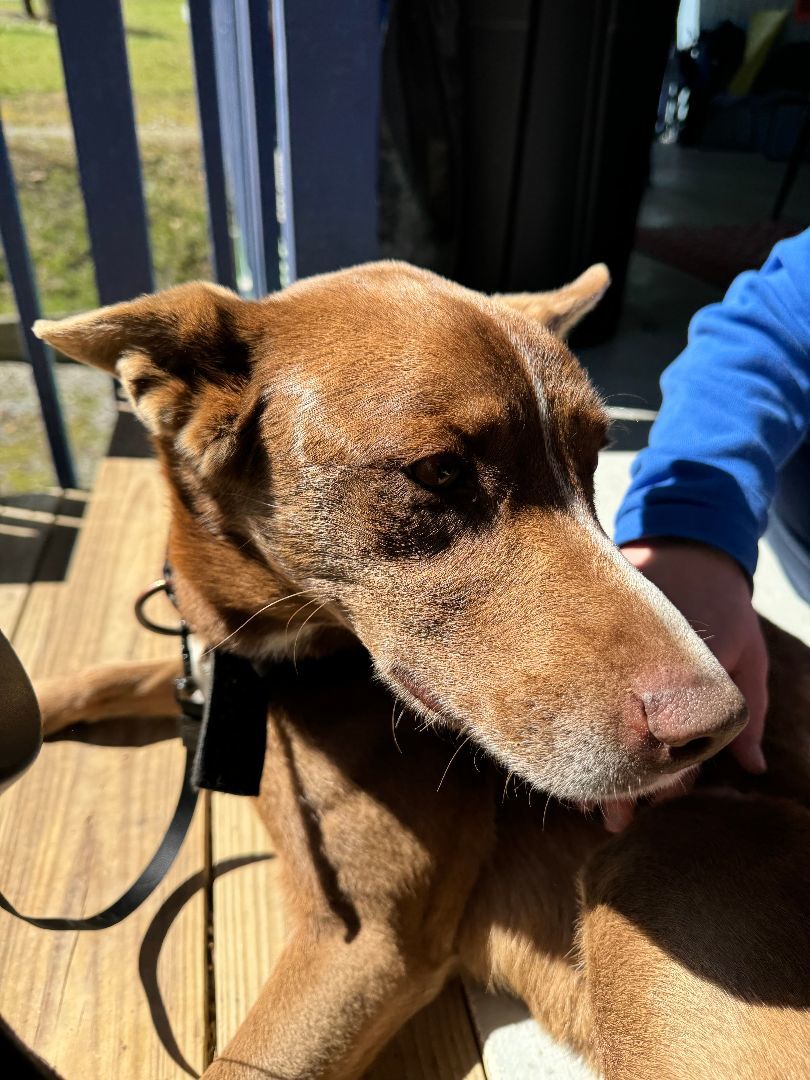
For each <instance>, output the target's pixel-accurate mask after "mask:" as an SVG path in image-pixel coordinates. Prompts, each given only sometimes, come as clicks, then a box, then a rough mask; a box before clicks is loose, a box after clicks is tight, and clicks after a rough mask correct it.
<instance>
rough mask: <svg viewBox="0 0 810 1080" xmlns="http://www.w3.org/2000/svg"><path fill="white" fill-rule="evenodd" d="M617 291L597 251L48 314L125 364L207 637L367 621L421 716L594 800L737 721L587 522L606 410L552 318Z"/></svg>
mask: <svg viewBox="0 0 810 1080" xmlns="http://www.w3.org/2000/svg"><path fill="white" fill-rule="evenodd" d="M607 284H608V275H607V271H606V270H605V268H604V267H600V266H597V267H592V268H591V269H590V270H589V271H587V272H586V273H585V274H584V275H583V276H582V277H581V278H579V279H578V280H577V281H576V282H574V283H573V284H571V285H569V286H566V287H565V288H563V289H560V290H558V291H557V292H554V293H547V294H538V295H533V294H521V295H518V296H500V297H492V298H488V297H485V296H483V295H480V294H478V293H474V292H471V291H469V290H467V289H464V288H461V287H460V286H457V285H454V284H452V283H450V282H448V281H445V280H443V279H441V278H439V277H437V276H436V275H434V274H431V273H428V272H426V271H421V270H417V269H414V268H412V267H409V266H405V265H403V264H397V263H376V264H371V265H368V266H362V267H358V268H356V269H352V270H346V271H341V272H339V273H335V274H329V275H325V276H323V277H319V278H313V279H310V280H307V281H302V282H300V283H298V284H296V285H294V286H292V287H290V288H288V289H285V290H284V291H282V292H280V293H278V294H276V295H274V296H271V297H268V298H267V299H265V300H262V301H258V302H246V301H243V300H241V299H239V298H238V297H236V296H235V295H234V294H232V293H230V292H228V291H227V290H223V289H220V288H218V287H215V286H210V285H204V284H191V285H185V286H180V287H178V288H174V289H170V290H168V291H167V292H164V293H161V294H158V295H156V296H147V297H143V298H141V299H138V300H135V301H133V302H131V303H126V304H121V305H117V306H114V307H111V308H105V309H102V310H100V311H97V312H94V313H91V314H89V315H82V316H77V317H74V318H69V319H65V320H62V321H60V322H55V323H53V322H43V323H38V324H37V327H36V331H37V333H38V334H39V335H40V336H41V337H43V338H44V339H45V340H47V341H49V342H50V343H51V344H53V345H54V346H56V347H57V348H58V349H60V350H61V351H62V352H64V353H66V354H67V355H69V356H72V357H74V358H76V359H79V360H83V361H85V362H89V363H91V364H95V365H96V366H98V367H101V368H103V369H104V370H106V371H109V372H110V373H115V374H116V375H118V376H119V378H120V379H121V381H122V382H123V384H124V386H125V388H126V390H127V393H128V394H129V396H130V398H131V400H132V403H133V406H134V408H135V411H136V412H137V414H138V416H139V417H140V418H141V420H142V421H143V423H144V424H145V425H146V426H147V428H148V429H149V430H150V432H151V433H152V435H153V437H154V440H155V443H156V446H157V448H158V451H159V453H160V456H161V459H162V461H163V465H164V469H165V472H166V475H167V478H168V480H169V484H170V488H171V492H172V509H173V515H172V518H173V523H172V534H171V539H170V553H171V559H172V563H173V567H174V572H175V575H176V577H177V591H178V597H179V600H180V604H181V609H182V610H183V612H184V615H185V617H186V619H187V621H189V623H190V625H191V626H192V627H193V628H194V629H195V630H196V631H197V632H198V633H200V634H201V635H202V636H203V637H204V638H205V639H206V640H207V642H208V644H209V645H215V644H218V643H219V642H220V641H221V640H222V639H225V638H227V639H228V640H227V642H226V647H231V648H234V649H235V650H237V651H241V652H243V653H245V654H247V655H251V656H260V655H267V654H268V653H272V652H275V653H279V652H282V653H283V652H286V651H289V650H290V649H291V648H298V650H299V654H300V653H301V652H303V651H304V650H305V649H310V650H313V649H317V648H319V647H320V648H323V647H326V646H325V645H324V642H325V640H326V639H327V638H329V637H330V635H331V636H333V637H334V636H335V635H340V634H346V633H350V634H353V635H356V636H357V637H358V638H359V639H360V640H361V641H362V642H363V643H364V644H365V645H366V646H367V648H368V649H369V651H370V653H371V655H372V656H373V658H374V662H375V665H376V668H377V671H378V672H379V675H380V676H381V678H382V679H383V680H384V681H385V682H386V683H387V684H388V686H389V687H390V688H391V689H392V690H393V692H394V693H395V694H396V695H397V696H398V697H399V698H400V699H401V700H402V701H403V702H404V703H405V704H406V705H408V706H409V707H410V708H411V709H413V710H415V711H416V712H418V713H421V714H422V715H423V716H424V717H425V718H426V719H427V720H428V721H431V722H436V723H444V724H450V725H453V726H455V727H457V728H459V729H461V730H465V731H466V732H468V733H469V734H471V735H472V736H473V738H474V739H475V740H476V741H478V742H479V743H480V744H481V745H483V746H484V747H485V748H487V749H488V750H489V751H490V752H491V753H492V754H493V755H494V756H495V757H496V758H498V759H499V760H500V761H501V762H502V763H503V764H505V765H506V767H507V768H509V769H511V770H513V771H514V772H516V773H518V774H519V775H520V776H522V777H525V778H526V779H527V780H529V781H531V782H532V783H534V784H536V785H538V786H539V787H541V788H543V789H544V790H546V791H550V792H552V793H554V794H556V795H559V796H561V797H564V798H565V797H567V798H572V799H579V800H585V801H590V800H596V799H603V798H610V797H611V796H613V795H617V794H626V793H627V792H628V791H632V792H636V791H641V790H645V789H647V790H649V789H651V788H652V787H654V786H655V785H657V784H660V783H662V782H663V780H664V779H666V778H667V777H671V775H672V774H673V773H675V772H677V771H679V770H681V769H683V768H684V767H685V766H689V765H691V764H693V763H695V762H697V761H699V760H701V759H702V758H704V757H706V756H708V755H709V754H710V753H712V752H714V751H715V750H717V749H719V747H720V746H722V745H724V744H725V743H726V742H728V741H729V740H730V739H731V738H732V737H733V736H734V735H735V734H736V733H737V732H738V731H739V730H740V728H741V726H742V724H743V723H744V719H745V717H744V707H743V704H742V699H741V697H740V695H739V694H738V693H737V691H736V689H735V688H734V687H733V684H732V683H731V682H730V680H729V679H728V678H727V676H726V675H725V673H724V672H723V671H722V669H721V668H720V666H719V664H718V663H717V662H716V661H715V660H714V658H713V657H712V656H711V654H710V653H709V651H708V649H707V648H706V647H705V646H704V645H703V644H702V642H701V641H700V640H699V639H698V638H697V636H696V635H695V634H694V633H693V632H692V631H691V629H690V628H689V626H688V625H687V623H686V622H685V620H684V619H683V618H682V617H681V616H680V615H679V614H678V613H677V612H676V611H675V609H674V608H673V607H672V606H671V605H670V604H669V603H668V602H667V601H666V600H665V599H664V598H663V596H662V595H661V594H660V593H659V592H658V591H657V590H656V589H655V588H654V587H653V586H652V585H650V584H649V583H648V582H647V581H646V580H645V579H644V578H643V577H642V576H641V575H640V574H639V573H638V572H636V571H635V570H634V569H633V568H631V567H630V566H629V564H628V563H627V562H626V561H625V560H624V559H623V557H622V556H621V555H620V553H619V552H618V551H617V550H616V549H615V548H614V546H613V545H612V544H611V543H610V541H609V540H608V539H607V537H606V536H605V535H604V533H603V531H602V529H601V528H600V526H599V523H598V521H597V519H596V516H595V512H594V507H593V475H594V470H595V468H596V463H597V455H598V452H599V450H600V447H601V446H602V445H603V443H604V439H605V434H606V430H607V421H606V416H605V413H604V411H603V408H602V405H601V402H600V401H599V398H598V397H597V395H596V393H595V392H594V390H593V389H592V387H591V385H590V384H589V382H588V380H587V377H586V375H585V373H584V372H583V370H582V369H581V368H580V366H579V365H578V364H577V362H576V360H575V359H574V358H573V356H572V355H571V353H570V352H569V351H568V349H567V348H566V346H565V345H564V344H563V342H562V340H561V336H562V335H563V334H564V333H565V332H566V331H567V330H568V329H569V328H570V327H571V326H572V325H573V324H574V323H575V322H576V321H577V319H578V318H579V317H581V316H582V315H583V314H585V313H586V312H587V311H588V310H590V308H591V307H593V306H594V305H595V303H596V302H597V301H598V299H599V297H600V296H601V294H602V293H603V292H604V290H605V288H606V287H607ZM260 609H261V610H260Z"/></svg>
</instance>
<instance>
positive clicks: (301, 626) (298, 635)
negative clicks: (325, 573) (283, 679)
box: [292, 600, 329, 675]
mask: <svg viewBox="0 0 810 1080" xmlns="http://www.w3.org/2000/svg"><path fill="white" fill-rule="evenodd" d="M328 603H329V601H328V600H324V602H323V603H322V604H321V605H320V606H319V607H316V608H315V610H314V611H311V612H310V613H309V615H307V617H306V618H305V619H304V621H303V622H302V623H301V625H300V626H299V627H298V633H297V634H296V635H295V641H294V642H293V651H292V662H293V668H294V669H295V674H296V675H297V674H298V668H297V667H296V664H295V649H296V646H297V645H298V639H299V637H300V636H301V631H302V630H303V629H304V627H305V626H306V625H307V623H308V622H309V620H310V619H312V618H313V617H314V616H315V615H317V614H318V612H319V611H320V610H321V608H325V607H326V605H327V604H328ZM306 606H307V605H306V604H304V607H306Z"/></svg>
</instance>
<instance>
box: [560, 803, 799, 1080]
mask: <svg viewBox="0 0 810 1080" xmlns="http://www.w3.org/2000/svg"><path fill="white" fill-rule="evenodd" d="M581 951H582V956H583V959H584V961H585V971H586V980H587V983H588V988H589V996H590V1001H591V1007H592V1014H593V1020H594V1029H595V1042H596V1046H597V1049H598V1053H599V1058H600V1063H601V1067H602V1071H603V1074H604V1076H605V1078H606V1080H687V1078H688V1080H808V1078H810V1059H809V1058H808V1053H807V1051H808V1047H810V972H808V970H807V957H808V955H810V813H808V812H807V811H806V810H805V809H803V808H801V807H799V806H796V805H794V804H790V803H788V802H780V801H777V800H770V799H760V798H754V797H740V796H737V797H734V796H721V795H709V794H703V795H695V796H691V797H689V798H685V799H680V800H676V801H674V802H672V803H669V804H667V805H664V806H659V807H654V808H652V809H651V810H648V811H646V812H645V813H643V814H641V815H639V819H638V820H637V821H636V822H634V823H633V825H632V826H631V827H630V828H629V829H627V830H626V832H624V833H622V834H621V835H620V836H618V837H616V838H615V839H614V840H612V841H611V842H610V843H609V844H608V845H606V846H605V848H603V849H602V850H601V851H600V852H598V853H597V854H596V855H595V856H594V858H593V859H592V860H591V862H590V863H589V865H588V866H587V867H586V870H585V872H584V874H583V918H582V923H581Z"/></svg>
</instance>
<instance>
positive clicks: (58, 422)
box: [0, 120, 78, 488]
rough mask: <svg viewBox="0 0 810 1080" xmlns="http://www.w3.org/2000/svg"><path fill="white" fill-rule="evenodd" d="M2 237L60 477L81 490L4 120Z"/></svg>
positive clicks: (63, 483)
mask: <svg viewBox="0 0 810 1080" xmlns="http://www.w3.org/2000/svg"><path fill="white" fill-rule="evenodd" d="M0 238H2V241H3V250H4V251H5V255H6V264H7V266H8V272H9V277H10V278H11V286H12V288H13V290H14V298H15V300H16V303H17V311H18V313H19V316H20V324H21V326H22V336H23V342H24V344H25V351H26V353H27V355H28V360H29V363H30V364H31V368H32V370H33V373H34V382H35V383H36V388H37V393H38V394H39V404H40V409H41V410H42V420H43V423H44V424H45V433H46V435H47V438H48V445H49V447H50V451H51V458H52V459H53V464H54V469H55V470H56V476H57V479H58V481H59V483H60V484H61V486H62V487H66V488H72V487H77V486H78V482H77V479H76V472H75V469H74V467H73V457H72V455H71V452H70V443H69V442H68V436H67V432H66V430H65V423H64V420H63V418H62V409H61V407H60V404H59V392H58V389H57V386H56V380H55V378H54V374H53V354H52V353H51V351H50V349H49V348H48V347H47V345H45V343H44V342H42V341H40V340H39V338H36V337H34V334H33V331H32V330H31V327H32V326H33V325H34V323H35V321H36V320H37V319H38V318H39V317H40V315H41V310H40V306H39V297H38V296H37V287H36V281H35V278H34V270H33V267H32V266H31V259H30V256H29V254H28V244H27V242H26V238H25V228H24V226H23V222H22V215H21V214H20V206H19V203H18V201H17V189H16V188H15V186H14V173H13V171H12V168H11V162H10V160H9V156H8V149H7V147H6V139H5V135H4V134H3V124H2V121H1V120H0Z"/></svg>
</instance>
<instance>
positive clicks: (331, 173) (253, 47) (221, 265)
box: [0, 0, 382, 487]
mask: <svg viewBox="0 0 810 1080" xmlns="http://www.w3.org/2000/svg"><path fill="white" fill-rule="evenodd" d="M188 8H189V24H190V34H191V44H192V52H193V58H194V72H195V81H196V91H197V101H198V106H199V122H200V134H201V141H202V151H203V160H204V165H205V174H206V192H207V203H208V223H209V237H210V246H211V265H212V267H213V273H214V276H215V278H216V280H217V281H218V282H219V283H220V284H222V285H227V286H230V287H233V288H236V289H237V290H238V291H239V292H241V293H242V294H243V295H245V296H250V297H256V296H261V295H264V294H265V293H267V292H271V291H273V290H274V289H277V288H278V287H279V285H280V284H281V283H283V282H287V281H292V280H294V279H295V278H296V277H297V276H304V275H309V274H314V273H320V272H323V271H326V270H332V269H335V268H337V267H340V266H348V265H351V264H353V263H356V262H362V261H364V260H367V259H370V258H374V257H375V254H376V251H377V160H378V103H379V78H380V76H379V70H380V51H381V33H382V31H381V6H380V5H379V3H374V2H372V0H341V3H340V4H339V5H338V6H337V7H336V5H335V4H334V3H333V2H330V0H287V2H286V4H285V2H284V0H189V4H188ZM53 9H54V14H55V19H56V27H57V33H58V38H59V48H60V53H61V57H62V65H63V68H64V75H65V87H66V91H67V98H68V104H69V107H70V115H71V122H72V126H73V132H74V138H75V143H76V154H77V161H78V168H79V177H80V181H81V188H82V194H83V198H84V204H85V211H86V216H87V227H88V233H89V237H90V247H91V253H92V259H93V264H94V268H95V276H96V283H97V286H98V295H99V300H100V301H101V303H102V304H110V303H116V302H117V301H120V300H126V299H129V298H131V297H133V296H136V295H138V294H139V293H142V292H148V291H150V290H151V289H152V288H153V274H152V257H151V250H150V243H149V230H148V224H147V216H146V208H145V201H144V194H143V183H142V178H141V169H140V157H139V151H138V138H137V131H136V125H135V116H134V110H133V104H132V90H131V85H130V78H129V68H128V63H127V50H126V36H125V29H124V23H123V19H122V15H121V8H120V0H81V2H77V0H54V4H53ZM0 237H1V238H2V243H3V248H4V251H5V256H6V263H7V267H8V271H9V276H10V279H11V284H12V288H13V292H14V296H15V301H16V305H17V310H18V313H19V318H20V322H21V326H22V331H23V341H24V348H25V352H26V357H27V359H28V361H29V362H30V363H31V366H32V370H33V374H34V378H35V383H36V388H37V393H38V395H39V401H40V407H41V411H42V417H43V422H44V425H45V430H46V434H47V438H48V445H49V447H50V452H51V456H52V459H53V465H54V469H55V472H56V475H57V478H58V481H59V483H60V485H62V486H63V487H75V486H77V481H76V472H75V468H74V465H73V459H72V454H71V448H70V444H69V440H68V436H67V433H66V429H65V424H64V420H63V416H62V410H61V407H60V403H59V396H58V390H57V386H56V382H55V379H54V376H53V357H52V355H51V353H50V350H49V349H48V348H47V346H45V345H43V343H42V342H40V341H38V340H37V339H36V338H35V337H34V336H33V334H32V333H31V332H30V327H31V325H32V323H33V322H34V320H35V319H37V318H39V317H40V315H41V314H42V312H41V310H40V304H39V299H38V295H37V288H36V274H35V270H36V268H35V267H34V266H33V265H32V262H31V258H30V255H29V251H28V246H27V242H26V238H25V228H24V223H23V220H22V215H21V212H20V207H19V202H18V200H17V197H16V191H15V184H14V177H13V172H12V167H11V162H10V160H9V156H8V153H7V148H6V143H5V139H4V136H3V132H2V125H0Z"/></svg>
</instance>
